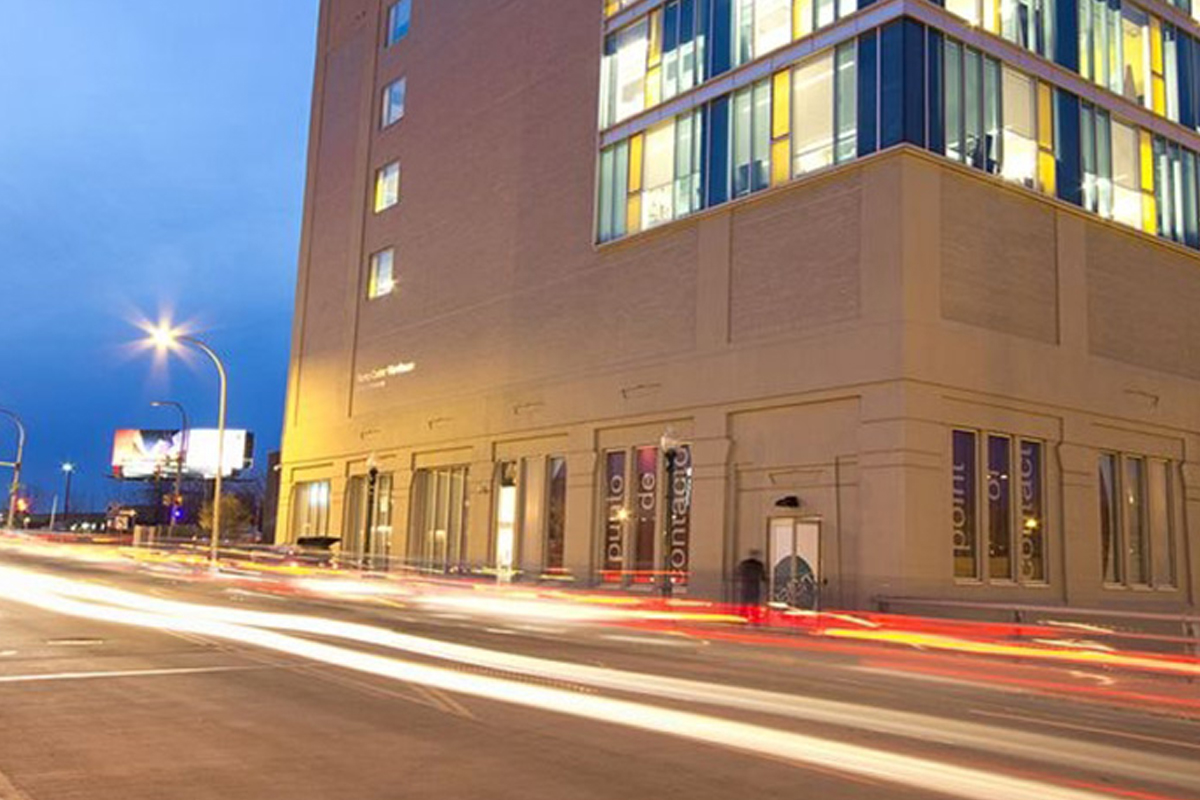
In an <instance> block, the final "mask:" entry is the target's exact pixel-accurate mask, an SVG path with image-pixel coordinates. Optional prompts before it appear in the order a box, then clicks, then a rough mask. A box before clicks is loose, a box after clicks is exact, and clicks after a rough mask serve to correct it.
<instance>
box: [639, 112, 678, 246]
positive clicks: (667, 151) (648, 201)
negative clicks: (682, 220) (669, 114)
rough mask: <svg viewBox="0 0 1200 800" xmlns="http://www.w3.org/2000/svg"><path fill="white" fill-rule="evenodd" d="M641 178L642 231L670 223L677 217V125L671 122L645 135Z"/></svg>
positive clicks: (652, 129)
mask: <svg viewBox="0 0 1200 800" xmlns="http://www.w3.org/2000/svg"><path fill="white" fill-rule="evenodd" d="M644 160H645V167H644V177H643V178H642V185H643V187H644V188H643V190H642V192H643V193H642V228H643V229H649V228H653V227H655V226H656V225H661V224H662V223H664V222H670V221H671V220H672V219H673V218H674V215H675V185H674V184H675V122H674V120H670V121H668V122H664V123H663V124H661V125H658V126H656V127H654V128H651V129H650V130H649V131H648V132H647V133H646V152H645V156H644Z"/></svg>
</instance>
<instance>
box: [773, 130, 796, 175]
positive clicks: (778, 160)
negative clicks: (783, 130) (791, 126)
mask: <svg viewBox="0 0 1200 800" xmlns="http://www.w3.org/2000/svg"><path fill="white" fill-rule="evenodd" d="M791 178H792V142H791V140H790V139H788V138H787V137H786V136H785V137H783V138H782V139H780V140H779V141H777V142H775V143H774V144H773V145H771V185H772V186H779V185H780V184H784V183H787V182H788V181H789V180H791Z"/></svg>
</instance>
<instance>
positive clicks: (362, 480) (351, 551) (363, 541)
mask: <svg viewBox="0 0 1200 800" xmlns="http://www.w3.org/2000/svg"><path fill="white" fill-rule="evenodd" d="M392 484H393V478H392V474H391V473H381V474H379V475H377V476H376V477H375V486H374V488H372V487H371V479H370V477H369V476H366V475H356V476H355V477H353V478H351V479H350V483H349V485H348V486H347V487H346V529H345V530H344V531H342V541H341V543H340V549H341V557H342V558H343V559H346V560H350V561H358V562H360V563H361V562H365V561H367V560H368V559H366V555H367V552H366V545H367V537H366V535H365V534H366V530H367V527H368V526H369V527H370V529H371V535H370V555H371V558H370V559H369V561H370V564H371V566H372V567H374V568H375V569H382V568H384V567H386V566H387V561H388V555H389V551H390V550H391V541H392Z"/></svg>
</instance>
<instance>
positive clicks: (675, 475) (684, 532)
mask: <svg viewBox="0 0 1200 800" xmlns="http://www.w3.org/2000/svg"><path fill="white" fill-rule="evenodd" d="M668 457H669V458H670V462H669V470H668V471H669V475H668V480H670V484H669V487H668V491H669V493H670V505H669V506H668V508H667V531H668V533H667V555H666V559H665V560H666V562H667V564H668V565H669V566H670V572H671V582H672V583H674V584H676V585H679V584H683V583H686V582H687V579H688V572H689V571H690V568H691V563H690V562H691V559H690V554H691V536H692V449H691V448H690V447H689V446H687V445H681V446H680V447H678V448H676V449H675V450H673V451H669V454H668Z"/></svg>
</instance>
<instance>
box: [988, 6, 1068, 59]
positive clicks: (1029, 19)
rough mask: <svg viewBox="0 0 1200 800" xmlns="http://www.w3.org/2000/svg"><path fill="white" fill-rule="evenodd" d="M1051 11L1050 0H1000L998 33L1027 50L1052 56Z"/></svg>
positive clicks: (1052, 16)
mask: <svg viewBox="0 0 1200 800" xmlns="http://www.w3.org/2000/svg"><path fill="white" fill-rule="evenodd" d="M1088 1H1089V0H1080V2H1083V3H1087V2H1088ZM1054 14H1055V2H1054V0H1001V2H1000V32H1001V35H1002V36H1004V38H1005V39H1008V40H1009V41H1010V42H1012V43H1014V44H1017V45H1020V46H1021V47H1024V48H1025V49H1027V50H1032V51H1033V52H1035V53H1037V54H1038V55H1041V56H1045V57H1046V58H1049V59H1053V58H1054Z"/></svg>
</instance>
